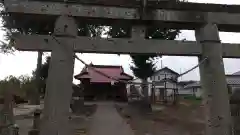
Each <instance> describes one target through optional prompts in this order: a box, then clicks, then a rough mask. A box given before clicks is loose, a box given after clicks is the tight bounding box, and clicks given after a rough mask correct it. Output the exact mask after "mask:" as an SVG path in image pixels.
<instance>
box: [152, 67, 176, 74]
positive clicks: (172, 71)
mask: <svg viewBox="0 0 240 135" xmlns="http://www.w3.org/2000/svg"><path fill="white" fill-rule="evenodd" d="M164 70H166V71H169V72H171V73H173V74H175V75H179V73H177V72H175V71H174V70H172V69H170V68H168V67H164V68H162V69H159V70H157V71H156V72H155V73H154V74H157V73H159V72H161V71H164Z"/></svg>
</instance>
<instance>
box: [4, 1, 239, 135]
mask: <svg viewBox="0 0 240 135" xmlns="http://www.w3.org/2000/svg"><path fill="white" fill-rule="evenodd" d="M133 1H134V0H133ZM133 1H129V3H125V4H126V5H125V6H124V5H123V4H122V3H119V1H114V3H110V2H109V3H108V1H105V3H104V1H101V0H100V1H99V3H98V2H96V1H92V2H91V3H88V2H86V1H84V0H80V1H79V3H71V4H67V3H63V2H56V1H55V2H40V1H22V0H5V1H4V6H5V9H6V12H8V13H10V14H11V15H13V16H14V15H17V16H19V15H21V17H22V19H24V18H25V17H26V16H27V17H29V18H30V19H31V20H35V21H41V20H40V19H38V18H37V17H36V16H41V19H44V18H45V17H46V16H52V17H55V18H56V17H57V20H56V23H55V29H54V34H53V36H51V35H17V36H16V37H14V38H15V41H16V48H17V49H18V50H23V51H39V50H40V51H51V52H52V59H51V65H50V69H49V78H48V80H47V90H46V99H45V108H44V120H43V124H42V127H41V132H40V133H41V135H48V134H49V135H67V134H70V130H69V127H68V124H67V123H68V115H69V114H68V108H69V104H70V98H71V92H72V91H71V89H72V75H73V66H74V52H82V53H84V52H88V53H113V54H115V53H117V54H120V53H121V54H129V53H134V54H144V53H148V54H149V53H157V54H161V55H174V56H175V55H176V56H198V58H199V61H202V60H203V59H206V58H207V60H206V61H205V62H204V63H203V64H201V65H200V75H201V83H202V86H203V89H204V100H205V106H206V122H207V124H206V134H207V135H230V134H231V125H232V124H231V115H230V105H229V97H228V90H227V84H226V79H225V73H224V65H223V59H222V58H223V57H225V58H239V57H240V45H239V44H221V42H220V38H219V34H218V33H219V32H218V29H219V30H223V31H239V28H240V12H239V11H238V10H237V9H239V8H240V6H233V5H232V6H224V5H218V4H196V3H177V4H174V3H172V5H171V6H169V4H167V3H166V2H161V1H160V2H158V3H157V4H156V3H155V4H152V3H151V2H148V3H147V5H145V6H147V7H148V6H150V7H151V8H152V9H151V10H150V11H148V12H146V13H145V14H144V15H141V14H139V10H138V9H137V8H138V7H137V8H136V6H135V5H136V3H134V2H133ZM131 2H132V3H131ZM152 2H153V1H152ZM92 4H93V5H92ZM119 5H121V6H119ZM29 18H28V19H29ZM140 18H141V19H140ZM79 20H80V23H81V21H83V20H84V21H89V22H91V23H102V24H112V23H113V21H123V22H126V23H128V24H129V25H131V26H132V36H131V38H125V39H122V38H110V39H102V38H92V37H81V36H78V35H77V24H76V22H77V21H79ZM148 21H151V22H152V24H153V25H156V26H160V27H168V28H180V29H189V30H195V33H196V39H197V42H190V41H171V40H153V39H150V40H147V39H145V38H144V37H145V32H146V22H148Z"/></svg>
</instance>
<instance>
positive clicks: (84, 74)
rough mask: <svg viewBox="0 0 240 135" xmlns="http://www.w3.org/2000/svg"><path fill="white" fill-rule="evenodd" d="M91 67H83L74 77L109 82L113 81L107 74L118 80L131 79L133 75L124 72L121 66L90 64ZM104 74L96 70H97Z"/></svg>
mask: <svg viewBox="0 0 240 135" xmlns="http://www.w3.org/2000/svg"><path fill="white" fill-rule="evenodd" d="M91 67H92V68H94V69H92V68H87V67H84V68H83V69H82V71H81V73H80V74H78V75H76V76H75V78H76V79H78V80H80V79H83V78H89V79H90V81H91V82H105V83H110V82H111V81H114V80H112V79H110V78H108V77H107V76H110V77H112V78H114V79H118V80H132V79H133V77H132V76H130V75H128V74H126V73H124V71H123V68H122V66H106V65H91ZM95 70H97V71H99V72H101V73H104V74H106V75H107V76H104V75H103V74H101V73H99V72H97V71H95Z"/></svg>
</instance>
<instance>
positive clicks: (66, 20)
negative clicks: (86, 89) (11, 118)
mask: <svg viewBox="0 0 240 135" xmlns="http://www.w3.org/2000/svg"><path fill="white" fill-rule="evenodd" d="M54 35H55V36H56V37H58V36H62V37H67V38H75V37H76V36H77V24H76V22H75V20H74V19H73V18H71V17H67V16H60V17H59V18H58V19H57V20H56V24H55V29H54ZM53 38H54V37H53ZM45 42H46V43H47V42H48V40H47V39H46V40H45ZM51 46H52V53H51V62H50V67H49V72H48V73H49V75H48V79H47V86H46V94H45V102H44V111H43V115H44V116H43V121H42V123H41V127H40V135H70V134H71V132H70V127H69V123H68V118H69V106H70V100H71V96H72V80H73V68H74V44H73V40H59V41H58V40H57V39H56V43H55V44H53V45H51Z"/></svg>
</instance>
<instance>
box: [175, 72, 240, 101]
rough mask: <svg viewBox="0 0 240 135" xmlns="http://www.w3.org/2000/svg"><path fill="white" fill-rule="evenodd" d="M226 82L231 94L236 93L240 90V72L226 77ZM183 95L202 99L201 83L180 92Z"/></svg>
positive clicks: (193, 84) (195, 83) (189, 85)
mask: <svg viewBox="0 0 240 135" xmlns="http://www.w3.org/2000/svg"><path fill="white" fill-rule="evenodd" d="M226 81H227V85H228V88H229V91H231V93H234V92H235V91H236V90H239V89H240V72H236V73H234V74H232V75H226ZM179 91H181V92H182V94H183V95H184V94H186V95H193V96H196V97H202V94H203V90H202V88H201V84H200V82H199V81H197V82H194V83H191V84H188V85H186V86H185V87H184V89H182V90H179Z"/></svg>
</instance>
